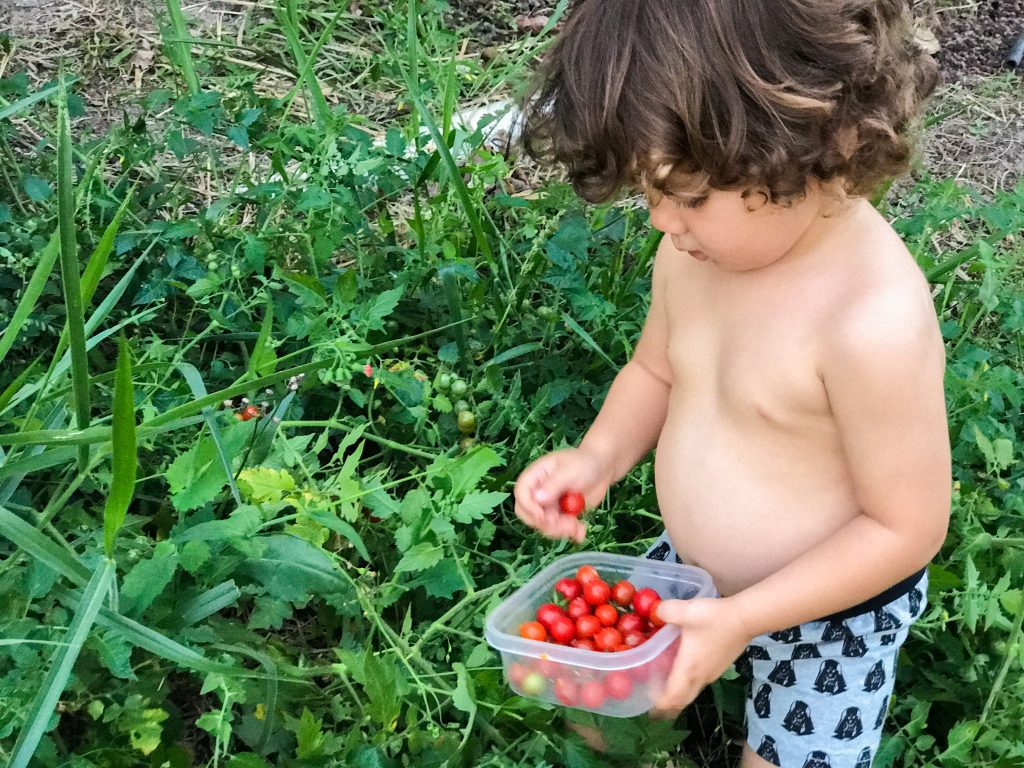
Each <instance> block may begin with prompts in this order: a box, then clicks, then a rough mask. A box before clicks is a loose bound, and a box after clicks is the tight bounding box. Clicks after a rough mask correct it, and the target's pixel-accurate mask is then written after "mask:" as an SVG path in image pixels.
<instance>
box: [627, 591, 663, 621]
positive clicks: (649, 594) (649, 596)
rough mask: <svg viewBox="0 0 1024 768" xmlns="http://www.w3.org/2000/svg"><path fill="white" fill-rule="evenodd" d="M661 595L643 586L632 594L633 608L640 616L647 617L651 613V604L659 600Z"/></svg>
mask: <svg viewBox="0 0 1024 768" xmlns="http://www.w3.org/2000/svg"><path fill="white" fill-rule="evenodd" d="M660 600H661V595H659V594H658V593H657V592H655V591H654V590H653V589H651V588H650V587H644V588H643V589H641V590H638V591H637V593H636V594H635V595H633V610H634V611H635V612H636V614H637V615H638V616H640V618H643V619H647V618H650V615H651V606H652V605H653V604H654V602H655V601H660Z"/></svg>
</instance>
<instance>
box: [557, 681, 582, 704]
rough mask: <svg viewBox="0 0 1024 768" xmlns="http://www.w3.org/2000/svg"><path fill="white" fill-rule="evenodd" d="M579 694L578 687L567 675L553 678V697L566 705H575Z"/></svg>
mask: <svg viewBox="0 0 1024 768" xmlns="http://www.w3.org/2000/svg"><path fill="white" fill-rule="evenodd" d="M579 696H580V687H579V686H578V685H576V682H575V681H574V680H572V679H571V678H568V677H560V678H558V679H557V680H555V698H557V699H558V700H559V701H560V702H562V703H563V704H565V706H567V707H573V706H576V702H577V701H578V699H579Z"/></svg>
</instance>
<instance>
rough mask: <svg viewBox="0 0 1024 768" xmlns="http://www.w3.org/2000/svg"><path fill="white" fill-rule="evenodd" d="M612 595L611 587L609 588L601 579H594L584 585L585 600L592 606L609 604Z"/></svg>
mask: <svg viewBox="0 0 1024 768" xmlns="http://www.w3.org/2000/svg"><path fill="white" fill-rule="evenodd" d="M611 593H612V589H611V587H609V586H608V584H607V582H605V581H602V580H601V579H594V580H593V581H588V582H587V583H586V584H584V585H583V599H584V600H586V601H587V602H588V603H590V604H591V605H601V604H602V603H607V602H608V597H609V596H610V595H611Z"/></svg>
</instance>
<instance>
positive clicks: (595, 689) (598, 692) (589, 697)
mask: <svg viewBox="0 0 1024 768" xmlns="http://www.w3.org/2000/svg"><path fill="white" fill-rule="evenodd" d="M605 698H607V695H606V694H605V692H604V686H603V685H601V683H599V682H598V681H597V680H588V681H587V682H585V683H584V684H583V687H582V688H581V689H580V700H581V701H582V702H583V705H584V706H586V707H590V708H591V709H597V708H598V707H600V706H601V705H602V704H604V701H605Z"/></svg>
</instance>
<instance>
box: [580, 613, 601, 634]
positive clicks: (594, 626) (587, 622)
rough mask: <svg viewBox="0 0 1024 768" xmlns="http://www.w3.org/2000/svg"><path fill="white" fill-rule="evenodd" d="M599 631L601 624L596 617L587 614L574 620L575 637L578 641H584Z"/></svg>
mask: <svg viewBox="0 0 1024 768" xmlns="http://www.w3.org/2000/svg"><path fill="white" fill-rule="evenodd" d="M600 631H601V622H600V621H598V619H597V617H596V616H591V615H590V614H589V613H588V614H587V615H586V616H580V617H579V618H578V619H576V637H577V638H578V639H579V640H586V639H587V638H589V637H593V636H594V635H596V634H597V633H598V632H600Z"/></svg>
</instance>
